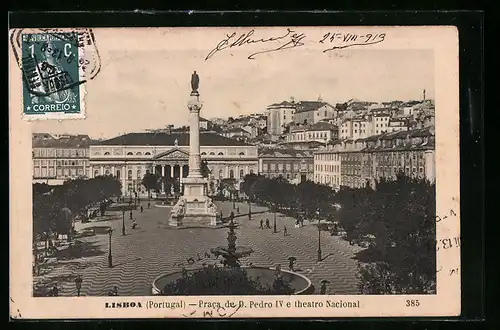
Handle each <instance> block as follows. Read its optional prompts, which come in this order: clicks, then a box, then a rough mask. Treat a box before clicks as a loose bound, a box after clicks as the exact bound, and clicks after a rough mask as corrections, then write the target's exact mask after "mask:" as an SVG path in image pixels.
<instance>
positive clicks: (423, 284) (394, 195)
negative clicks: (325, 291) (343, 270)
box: [360, 175, 436, 294]
mask: <svg viewBox="0 0 500 330" xmlns="http://www.w3.org/2000/svg"><path fill="white" fill-rule="evenodd" d="M368 201H369V205H370V207H371V209H370V208H367V207H366V206H364V210H365V211H366V213H367V214H369V216H370V217H372V221H369V222H367V224H366V225H365V226H364V227H363V228H362V231H361V232H362V233H363V234H365V233H370V234H371V235H373V236H374V237H375V239H374V244H373V245H371V246H370V248H369V249H368V250H367V251H364V252H365V253H364V258H363V255H361V257H360V260H361V261H363V262H364V264H362V265H361V266H360V274H361V282H360V290H361V291H362V293H367V294H395V293H397V294H425V293H432V292H435V289H436V288H435V285H436V248H435V242H436V241H435V239H436V236H435V235H436V227H435V216H436V194H435V185H434V184H430V183H429V182H428V181H425V180H418V179H412V178H408V177H405V176H403V175H398V177H397V179H396V181H385V180H381V181H380V182H378V183H377V186H376V190H375V191H374V192H373V193H372V194H371V195H370V196H369V197H368Z"/></svg>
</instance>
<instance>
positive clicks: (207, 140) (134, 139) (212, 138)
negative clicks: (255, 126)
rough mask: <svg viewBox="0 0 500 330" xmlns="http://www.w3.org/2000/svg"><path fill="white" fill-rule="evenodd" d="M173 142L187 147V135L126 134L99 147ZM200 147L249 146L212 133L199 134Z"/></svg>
mask: <svg viewBox="0 0 500 330" xmlns="http://www.w3.org/2000/svg"><path fill="white" fill-rule="evenodd" d="M175 140H177V143H178V145H179V146H189V133H181V132H173V133H170V134H169V133H164V132H159V133H128V134H124V135H120V136H117V137H114V138H111V139H109V140H104V141H100V142H99V143H97V144H99V145H113V146H114V145H133V146H153V145H154V146H173V145H174V144H175ZM200 145H201V146H251V144H248V143H244V142H241V141H238V140H235V139H230V138H227V137H224V136H221V135H219V134H216V133H213V132H200Z"/></svg>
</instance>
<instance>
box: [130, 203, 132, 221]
mask: <svg viewBox="0 0 500 330" xmlns="http://www.w3.org/2000/svg"><path fill="white" fill-rule="evenodd" d="M130 220H132V206H131V207H130Z"/></svg>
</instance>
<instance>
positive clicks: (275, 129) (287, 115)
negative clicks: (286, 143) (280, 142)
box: [266, 100, 296, 135]
mask: <svg viewBox="0 0 500 330" xmlns="http://www.w3.org/2000/svg"><path fill="white" fill-rule="evenodd" d="M295 110H296V103H295V101H294V100H292V101H291V102H288V101H283V102H281V103H274V104H271V105H269V106H268V107H267V111H266V115H267V132H268V133H269V134H271V135H281V134H282V133H283V131H284V128H285V127H286V126H287V125H288V124H290V123H292V122H293V115H294V114H295Z"/></svg>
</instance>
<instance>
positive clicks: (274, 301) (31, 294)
mask: <svg viewBox="0 0 500 330" xmlns="http://www.w3.org/2000/svg"><path fill="white" fill-rule="evenodd" d="M458 47H459V46H458V31H457V29H456V28H455V27H452V26H414V27H403V26H363V27H361V26H342V27H336V26H290V27H259V26H255V27H183V28H181V27H169V28H166V27H165V28H132V27H131V28H126V27H124V28H71V27H68V28H64V29H54V28H50V27H48V28H39V29H34V28H26V29H12V30H10V31H9V48H10V49H9V101H10V102H9V104H10V106H9V111H10V113H9V118H10V122H9V130H10V132H9V133H10V141H9V146H10V210H11V212H10V315H11V318H14V319H82V318H90V319H95V318H100V319H101V318H104V319H114V318H131V319H134V318H272V317H280V318H283V317H286V318H302V317H314V318H334V317H384V316H391V317H404V316H457V315H460V312H461V301H460V299H461V288H460V276H461V275H460V190H459V187H460V172H459V163H460V162H459V159H460V158H459V157H460V155H459V92H458V49H459V48H458Z"/></svg>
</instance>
